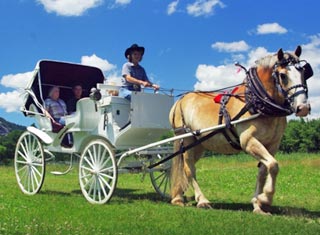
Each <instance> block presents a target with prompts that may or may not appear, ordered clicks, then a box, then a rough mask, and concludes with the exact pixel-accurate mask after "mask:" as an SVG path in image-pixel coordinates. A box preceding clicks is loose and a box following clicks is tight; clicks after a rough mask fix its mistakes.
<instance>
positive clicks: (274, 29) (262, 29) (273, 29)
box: [257, 23, 288, 34]
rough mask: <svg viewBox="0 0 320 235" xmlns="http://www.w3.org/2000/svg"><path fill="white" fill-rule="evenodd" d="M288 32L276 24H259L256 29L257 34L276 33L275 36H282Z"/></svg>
mask: <svg viewBox="0 0 320 235" xmlns="http://www.w3.org/2000/svg"><path fill="white" fill-rule="evenodd" d="M287 32H288V30H287V29H286V28H284V27H282V26H281V25H279V24H278V23H268V24H260V25H258V27H257V34H270V33H277V34H284V33H287Z"/></svg>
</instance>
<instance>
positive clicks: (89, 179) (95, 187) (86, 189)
mask: <svg viewBox="0 0 320 235" xmlns="http://www.w3.org/2000/svg"><path fill="white" fill-rule="evenodd" d="M79 181H80V187H81V191H82V193H83V195H84V196H85V198H86V199H87V200H88V201H89V202H90V203H93V204H104V203H106V202H107V201H109V200H110V199H111V197H112V194H113V191H114V189H115V187H116V183H117V164H116V161H115V158H114V154H113V152H112V151H111V148H110V147H109V145H108V144H107V143H106V142H105V141H102V140H96V141H92V142H91V143H89V144H88V145H87V147H86V148H85V150H84V151H83V153H82V155H81V158H80V164H79Z"/></svg>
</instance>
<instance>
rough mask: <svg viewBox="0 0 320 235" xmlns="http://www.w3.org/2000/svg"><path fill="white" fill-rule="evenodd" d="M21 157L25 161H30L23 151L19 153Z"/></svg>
mask: <svg viewBox="0 0 320 235" xmlns="http://www.w3.org/2000/svg"><path fill="white" fill-rule="evenodd" d="M18 154H19V156H21V157H22V158H23V159H24V160H26V161H28V158H27V157H26V156H25V154H23V153H22V152H21V151H18Z"/></svg>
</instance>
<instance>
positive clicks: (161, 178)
mask: <svg viewBox="0 0 320 235" xmlns="http://www.w3.org/2000/svg"><path fill="white" fill-rule="evenodd" d="M161 159H162V156H161V155H160V154H158V155H157V157H156V158H155V160H161ZM170 170H171V161H168V162H164V163H163V164H160V165H159V166H156V167H154V168H153V169H152V170H151V172H150V179H151V183H152V186H153V188H154V189H155V190H156V192H157V193H158V194H159V195H160V196H161V197H163V198H165V199H169V198H170V189H171V181H170Z"/></svg>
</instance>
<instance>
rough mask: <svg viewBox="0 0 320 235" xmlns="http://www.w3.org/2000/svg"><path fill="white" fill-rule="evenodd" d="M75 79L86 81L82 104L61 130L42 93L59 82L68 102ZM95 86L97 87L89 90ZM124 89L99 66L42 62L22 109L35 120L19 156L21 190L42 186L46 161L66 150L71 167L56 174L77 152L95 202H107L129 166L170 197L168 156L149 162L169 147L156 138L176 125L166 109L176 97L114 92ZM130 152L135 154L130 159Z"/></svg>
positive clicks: (19, 146) (85, 184)
mask: <svg viewBox="0 0 320 235" xmlns="http://www.w3.org/2000/svg"><path fill="white" fill-rule="evenodd" d="M76 83H80V84H82V86H83V88H84V91H85V96H84V98H82V99H80V100H79V101H78V102H77V105H76V112H75V113H74V114H72V115H68V116H66V117H65V119H66V125H65V126H64V127H63V128H62V129H61V130H59V131H57V132H56V131H54V129H53V126H52V122H51V121H50V118H48V117H47V116H46V115H45V114H44V112H43V106H44V99H45V98H46V96H47V95H48V90H49V88H50V87H51V86H54V85H55V86H59V87H60V98H61V99H63V100H64V101H67V100H68V99H70V98H71V96H72V91H71V89H70V88H71V87H72V85H73V84H76ZM92 88H96V89H97V90H98V91H99V92H100V93H95V95H89V91H90V90H91V89H92ZM119 88H120V87H118V86H113V85H107V84H105V78H104V76H103V73H102V72H101V70H100V69H98V68H95V67H91V66H84V65H79V64H72V63H65V62H57V61H48V60H42V61H39V62H38V63H37V65H36V68H35V72H34V76H33V79H32V81H31V82H30V84H29V85H28V86H27V88H26V89H25V90H26V96H25V102H24V105H23V107H22V110H21V111H22V112H23V113H24V115H26V116H30V117H33V118H35V120H36V126H29V127H27V130H26V131H25V132H24V133H23V134H22V135H21V136H20V138H19V140H18V142H17V145H16V151H15V159H14V162H15V173H16V178H17V181H18V185H19V187H20V189H21V190H22V192H23V193H25V194H29V195H33V194H36V193H37V192H39V190H40V189H41V186H42V184H43V182H44V178H45V167H46V162H48V161H50V160H53V159H54V158H55V154H56V153H67V154H70V156H71V157H70V166H69V168H68V169H67V170H66V171H64V172H59V171H53V172H51V173H53V174H56V175H63V174H66V173H68V172H69V171H70V170H71V168H72V165H73V164H74V163H73V162H72V158H73V156H78V157H79V158H80V159H79V163H78V164H79V182H80V187H81V191H82V193H83V195H84V196H85V198H86V199H87V200H88V201H89V202H91V203H96V204H102V203H106V202H107V201H108V200H110V198H111V196H112V195H113V192H114V190H115V188H116V184H117V178H118V173H126V172H142V173H144V174H145V173H149V174H150V177H151V182H152V184H153V186H154V188H155V190H156V192H158V193H159V194H160V195H162V196H165V197H166V196H168V192H169V190H170V180H169V177H168V174H169V171H170V162H165V163H163V164H160V165H158V166H157V167H155V168H152V169H149V168H148V166H150V164H152V163H154V162H156V161H158V160H161V159H163V157H164V156H166V155H168V154H170V153H171V152H172V148H171V147H170V146H166V145H165V146H164V145H163V144H162V145H160V144H159V145H158V144H157V143H158V142H159V140H160V139H161V137H162V136H163V135H165V134H168V133H169V131H170V129H171V127H170V124H169V120H168V113H169V110H170V108H171V106H172V105H173V96H172V95H171V94H156V93H147V92H133V93H132V97H131V102H130V101H128V100H127V99H125V98H121V97H119V96H115V95H114V94H116V93H117V91H118V90H119ZM99 94H101V97H98V96H99ZM97 95H98V96H97ZM66 135H68V136H71V137H72V139H73V144H72V146H69V147H64V146H62V145H61V141H62V140H63V138H64V137H65V136H66ZM159 143H161V141H160V142H159ZM165 143H166V141H165V142H164V144H165ZM141 146H142V147H141ZM128 156H131V157H130V158H128V160H127V157H128ZM132 159H134V161H132Z"/></svg>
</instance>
